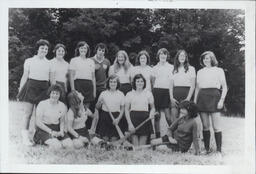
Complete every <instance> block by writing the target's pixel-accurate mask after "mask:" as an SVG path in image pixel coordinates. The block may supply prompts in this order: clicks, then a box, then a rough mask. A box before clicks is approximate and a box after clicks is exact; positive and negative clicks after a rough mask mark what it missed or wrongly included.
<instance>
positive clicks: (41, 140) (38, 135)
mask: <svg viewBox="0 0 256 174" xmlns="http://www.w3.org/2000/svg"><path fill="white" fill-rule="evenodd" d="M45 125H46V126H48V127H49V128H50V129H51V130H53V131H60V125H59V124H45ZM67 137H68V135H67V134H66V133H65V134H64V136H63V137H58V138H57V139H58V140H63V139H66V138H67ZM51 138H52V136H51V135H50V134H49V133H48V132H45V131H44V130H42V129H40V128H39V127H36V132H35V134H34V137H33V140H34V142H35V143H36V144H41V145H46V144H45V141H47V140H49V139H51Z"/></svg>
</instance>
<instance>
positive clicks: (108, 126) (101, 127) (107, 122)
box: [97, 110, 121, 138]
mask: <svg viewBox="0 0 256 174" xmlns="http://www.w3.org/2000/svg"><path fill="white" fill-rule="evenodd" d="M112 115H113V116H114V118H117V117H118V116H119V112H112ZM120 129H121V128H120ZM97 132H98V134H99V135H100V137H108V138H111V137H119V135H118V133H117V130H116V128H115V126H114V125H113V121H112V119H111V117H110V115H109V113H108V112H105V111H103V110H99V122H98V125H97Z"/></svg>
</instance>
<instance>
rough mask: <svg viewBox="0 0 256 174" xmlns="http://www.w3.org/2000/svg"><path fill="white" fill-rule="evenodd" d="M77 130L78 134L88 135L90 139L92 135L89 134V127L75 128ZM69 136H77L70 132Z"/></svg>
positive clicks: (72, 137)
mask: <svg viewBox="0 0 256 174" xmlns="http://www.w3.org/2000/svg"><path fill="white" fill-rule="evenodd" d="M75 131H76V132H77V133H78V135H80V136H83V137H86V138H87V139H88V140H90V136H89V132H88V129H86V127H83V128H80V129H75ZM68 135H69V137H71V139H74V138H75V137H74V136H73V135H72V134H70V133H68Z"/></svg>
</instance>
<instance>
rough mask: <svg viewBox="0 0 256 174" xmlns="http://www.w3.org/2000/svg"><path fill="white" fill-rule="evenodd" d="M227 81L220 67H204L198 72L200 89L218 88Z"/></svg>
mask: <svg viewBox="0 0 256 174" xmlns="http://www.w3.org/2000/svg"><path fill="white" fill-rule="evenodd" d="M223 81H226V78H225V73H224V71H223V69H222V68H219V67H216V66H214V67H210V68H209V67H204V68H202V69H200V70H199V71H198V72H197V84H198V87H199V88H218V89H220V87H221V82H223Z"/></svg>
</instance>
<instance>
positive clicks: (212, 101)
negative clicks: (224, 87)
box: [197, 88, 221, 112]
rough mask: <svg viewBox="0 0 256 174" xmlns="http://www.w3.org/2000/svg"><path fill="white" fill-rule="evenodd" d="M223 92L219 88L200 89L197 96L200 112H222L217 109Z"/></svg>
mask: <svg viewBox="0 0 256 174" xmlns="http://www.w3.org/2000/svg"><path fill="white" fill-rule="evenodd" d="M220 97H221V93H220V90H219V89H217V88H203V89H200V90H199V92H198V96H197V106H198V109H199V111H200V112H220V111H221V110H219V109H217V105H218V102H219V100H220Z"/></svg>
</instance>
